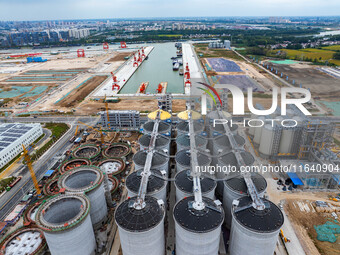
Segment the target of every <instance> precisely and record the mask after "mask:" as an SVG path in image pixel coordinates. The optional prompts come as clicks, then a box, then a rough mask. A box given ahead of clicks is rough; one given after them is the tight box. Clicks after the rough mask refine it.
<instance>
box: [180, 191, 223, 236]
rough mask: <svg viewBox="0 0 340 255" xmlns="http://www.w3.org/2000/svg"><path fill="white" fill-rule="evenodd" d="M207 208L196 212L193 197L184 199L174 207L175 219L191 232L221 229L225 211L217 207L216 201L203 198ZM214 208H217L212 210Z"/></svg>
mask: <svg viewBox="0 0 340 255" xmlns="http://www.w3.org/2000/svg"><path fill="white" fill-rule="evenodd" d="M202 199H203V202H204V203H205V205H206V206H205V208H204V209H203V210H196V209H194V208H193V207H192V203H193V202H194V201H195V198H194V197H193V196H191V197H188V198H184V199H182V200H181V201H179V202H178V203H177V204H176V205H175V207H174V219H175V220H176V222H177V223H178V224H179V225H180V226H182V227H183V228H184V229H186V230H188V231H190V232H196V233H206V232H210V231H212V230H214V229H216V228H219V227H220V226H221V224H222V223H223V221H224V211H223V209H222V208H221V207H216V205H215V203H214V201H213V200H212V199H210V198H207V197H203V198H202ZM212 208H216V210H215V209H212Z"/></svg>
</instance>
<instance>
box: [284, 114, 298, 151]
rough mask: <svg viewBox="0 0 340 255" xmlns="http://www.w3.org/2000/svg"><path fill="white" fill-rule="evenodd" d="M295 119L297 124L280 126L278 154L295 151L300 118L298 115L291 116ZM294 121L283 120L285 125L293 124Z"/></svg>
mask: <svg viewBox="0 0 340 255" xmlns="http://www.w3.org/2000/svg"><path fill="white" fill-rule="evenodd" d="M293 119H294V120H295V121H296V123H297V126H295V127H282V133H281V139H280V146H279V154H283V155H289V154H291V153H296V150H295V148H294V147H295V145H296V140H297V135H298V134H299V130H300V128H301V126H300V124H301V118H300V117H298V116H295V117H293ZM295 121H289V120H286V121H285V125H287V126H288V125H289V126H294V125H295V124H296V123H295Z"/></svg>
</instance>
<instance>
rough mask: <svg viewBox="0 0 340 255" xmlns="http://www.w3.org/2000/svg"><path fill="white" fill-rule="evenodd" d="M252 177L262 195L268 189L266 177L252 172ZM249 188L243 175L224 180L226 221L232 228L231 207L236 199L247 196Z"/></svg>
mask: <svg viewBox="0 0 340 255" xmlns="http://www.w3.org/2000/svg"><path fill="white" fill-rule="evenodd" d="M251 179H252V181H253V183H254V185H255V188H256V190H257V192H258V193H259V195H260V196H261V197H263V196H264V193H265V191H266V189H267V181H266V179H265V178H264V177H263V176H262V175H260V174H258V173H252V174H251ZM247 192H248V188H247V185H246V183H245V181H244V178H243V177H242V176H241V175H237V176H235V177H233V178H230V179H229V180H226V181H224V193H223V208H224V212H225V222H226V225H227V227H228V228H229V229H230V225H231V207H232V203H233V201H234V199H239V198H240V197H244V196H247Z"/></svg>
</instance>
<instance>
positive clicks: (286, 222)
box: [0, 42, 340, 255]
mask: <svg viewBox="0 0 340 255" xmlns="http://www.w3.org/2000/svg"><path fill="white" fill-rule="evenodd" d="M169 45H170V46H171V51H170V53H169V54H170V55H169V56H173V55H176V56H177V57H173V58H169V56H168V55H166V57H167V59H166V62H167V64H164V68H166V69H167V72H168V73H170V74H164V75H163V74H162V70H163V69H160V71H159V73H161V74H160V77H161V78H160V79H158V77H157V80H156V78H154V77H153V78H151V77H150V78H149V79H147V78H145V76H144V75H145V73H146V74H148V72H151V71H154V68H155V67H154V66H151V67H149V65H150V63H158V64H159V65H161V64H160V62H157V61H158V60H157V58H161V57H159V55H157V54H164V53H163V50H164V49H166V47H169ZM169 45H166V46H161V47H159V46H158V45H157V44H155V45H150V46H149V45H142V46H140V45H139V46H135V45H126V43H123V42H122V43H121V44H120V45H115V46H116V47H115V48H113V49H109V48H108V46H105V47H103V48H96V49H93V50H74V51H66V52H61V53H60V54H58V55H51V54H47V53H45V54H42V55H41V56H42V58H45V57H46V59H47V60H46V61H43V62H41V63H39V62H37V63H25V64H24V63H22V59H21V60H20V58H19V59H15V60H14V59H11V60H10V61H11V63H14V61H16V62H15V65H16V67H17V68H18V70H16V71H15V72H12V71H11V72H9V71H8V70H9V69H8V70H7V71H5V72H4V73H2V74H1V77H0V79H1V81H0V82H1V84H4V86H5V88H6V89H3V91H1V92H0V96H1V94H2V93H7V94H4V95H8V93H10V94H11V93H12V94H13V95H15V96H14V97H6V100H7V102H6V106H3V109H2V110H3V113H4V115H5V116H6V115H7V116H6V120H10V118H9V117H8V115H10V117H11V118H12V120H13V121H17V119H28V121H31V122H39V119H41V121H44V122H49V121H51V120H50V117H52V118H53V119H55V120H53V121H58V122H59V121H60V122H66V123H67V124H68V126H69V127H70V129H69V130H68V131H67V132H66V133H65V134H64V136H62V138H61V139H64V140H60V144H62V146H60V148H63V149H60V150H58V152H56V153H55V154H57V153H58V154H59V156H58V159H57V160H56V161H53V164H52V165H51V167H48V170H47V171H43V174H42V175H41V174H40V171H37V168H38V163H33V160H32V158H31V156H30V151H29V150H30V149H31V148H28V149H26V147H25V146H24V147H23V153H22V157H23V158H24V161H22V164H23V165H25V167H27V173H29V179H28V178H27V182H29V181H32V186H33V187H34V189H31V190H30V191H29V192H28V193H27V194H26V191H25V192H24V191H22V193H23V195H25V196H24V198H22V199H21V200H20V201H16V204H15V206H14V207H13V208H11V210H10V212H9V213H8V214H6V215H3V216H4V217H3V218H2V222H1V223H0V230H1V236H2V239H1V241H0V254H4V255H8V254H10V255H14V254H52V255H59V254H60V255H64V254H72V255H73V254H75V255H77V254H79V255H80V254H81V255H86V254H89V255H95V254H96V255H100V254H103V255H104V254H107V255H109V254H110V255H121V254H122V255H144V254H150V255H165V254H166V255H173V254H178V255H214V254H215V255H217V254H221V255H223V254H224V255H227V254H228V255H248V254H249V255H250V254H262V255H273V254H277V255H289V254H294V255H300V254H301V255H304V254H338V253H339V249H340V247H339V240H337V238H338V235H339V233H340V224H339V223H338V218H339V217H340V193H339V185H340V174H339V164H340V162H339V152H340V148H339V147H338V145H337V144H336V143H335V140H334V137H337V132H338V127H337V122H338V119H336V118H332V117H335V116H332V117H328V116H321V113H325V109H324V108H323V107H322V106H320V105H317V104H316V103H315V102H314V101H312V102H311V103H310V104H309V105H308V106H306V108H307V109H309V110H311V109H314V110H315V111H317V112H318V113H319V114H320V115H317V114H315V115H314V114H313V116H306V115H304V114H303V113H302V112H301V111H300V110H299V109H298V108H297V107H294V106H289V107H288V109H287V114H286V115H281V114H280V110H281V109H280V108H279V107H278V108H277V109H276V111H275V112H274V113H273V114H270V115H268V116H257V115H254V114H249V111H248V110H249V109H247V108H246V107H245V110H246V114H245V115H244V116H232V114H231V113H232V112H233V110H234V109H233V107H232V106H233V101H232V99H231V98H230V97H229V92H228V90H227V89H225V88H224V85H226V84H232V85H235V86H237V87H238V88H240V89H241V90H243V91H245V90H247V88H252V89H253V91H254V92H255V94H254V95H257V96H254V102H255V103H254V105H255V104H256V108H257V109H262V110H263V109H268V108H270V106H271V102H272V98H271V97H270V98H268V97H266V96H263V95H269V94H270V92H271V91H272V89H273V88H274V87H277V88H280V87H285V86H288V85H289V87H296V86H298V84H299V81H298V80H297V79H296V80H294V82H293V81H292V80H291V79H292V77H291V75H290V74H288V73H287V74H288V75H289V78H288V79H287V78H285V76H282V77H280V73H279V72H280V70H278V71H276V66H273V69H272V67H271V66H269V64H268V66H266V64H265V63H258V61H257V60H256V59H243V58H242V57H238V58H236V59H235V58H228V57H215V56H209V55H208V57H206V58H205V57H204V53H205V54H208V53H209V52H208V51H203V53H202V54H203V56H200V58H198V56H197V55H196V54H195V47H194V46H193V45H191V44H190V43H177V44H176V45H175V47H174V44H169ZM162 47H165V48H162ZM160 49H161V50H160ZM196 50H197V49H196ZM229 51H230V50H228V54H229ZM159 52H160V53H159ZM232 52H233V53H230V54H233V56H234V55H236V56H238V55H237V54H238V53H237V52H235V51H232ZM46 55H48V57H47V56H46ZM162 56H163V58H164V55H162ZM153 58H154V59H156V60H157V61H156V62H152V61H153V60H152V59H153ZM175 59H176V60H175ZM173 60H174V61H173ZM180 60H181V61H182V66H183V67H182V69H183V70H182V71H183V76H182V75H181V74H180V73H179V72H177V71H176V70H173V67H175V64H178V65H176V66H181V64H180V62H181V61H180ZM3 61H4V62H6V61H7V62H8V61H9V60H7V59H4V60H3ZM159 61H160V60H159ZM162 61H163V60H162ZM76 63H79V65H77V64H76ZM7 64H8V63H7ZM28 64H32V66H31V67H27V65H28ZM13 65H14V64H13ZM71 66H73V68H72V67H71ZM74 66H77V68H74ZM61 67H63V68H61ZM11 68H12V69H13V67H11ZM149 68H150V69H149ZM1 69H5V68H3V67H1V66H0V71H1ZM12 69H10V70H12ZM19 69H20V70H19ZM276 72H277V73H276ZM167 75H168V76H167ZM155 76H157V74H155ZM148 77H149V76H148ZM166 77H168V79H167V78H166ZM329 79H332V78H329ZM334 79H335V78H334ZM205 82H206V83H209V84H211V85H212V86H211V87H212V88H213V89H211V87H210V86H209V85H203V86H206V87H209V88H210V89H211V91H213V92H214V94H215V96H212V98H211V99H210V98H209V99H207V98H206V97H204V96H206V95H207V94H208V93H207V92H206V93H203V92H202V89H199V88H198V86H199V85H202V84H205ZM286 83H287V84H288V85H287V84H286ZM29 84H31V85H29ZM40 84H41V85H40ZM174 84H176V85H174ZM6 86H7V87H6ZM25 86H27V88H26V90H24V91H23V90H22V88H25ZM43 86H45V87H47V88H46V89H45V90H44V91H42V92H41V93H38V92H39V91H40V90H42V88H41V89H40V90H38V92H37V88H39V87H43ZM18 87H19V88H18ZM28 87H29V90H28ZM215 90H216V91H215ZM311 90H312V88H311ZM25 91H26V92H25ZM215 92H216V93H215ZM217 92H222V94H221V93H220V95H221V98H220V97H219V96H218V95H217V94H218V93H217ZM209 93H210V92H209ZM312 93H313V94H314V93H316V94H317V92H313V91H312ZM25 95H27V97H25V98H26V99H27V100H26V99H25V100H24V99H23V98H24V96H25ZM291 98H295V95H291ZM8 99H11V100H8ZM203 99H206V100H207V101H208V102H205V104H206V105H207V113H206V114H202V112H201V105H203V104H204V102H203ZM323 99H324V98H323ZM324 100H326V99H324ZM24 103H27V104H26V105H25V104H24ZM56 109H57V110H56ZM55 111H58V114H60V115H55V116H54V115H53V116H51V113H53V112H55ZM23 115H26V117H22V118H18V116H23ZM7 117H8V118H7ZM45 118H46V119H47V121H46V120H45ZM65 119H66V121H65ZM216 119H219V120H226V121H225V122H222V123H217V124H216V123H215V120H216ZM236 119H238V120H239V121H240V123H242V121H245V122H247V121H248V122H247V123H248V125H244V126H242V125H241V124H240V123H238V124H231V123H233V120H235V122H236ZM240 119H241V120H240ZM272 119H277V120H278V121H276V122H273V123H274V124H272V125H269V123H271V122H270V120H272ZM249 123H252V125H249ZM282 123H286V124H289V123H295V124H296V125H291V126H288V125H286V126H285V125H281V124H282ZM3 142H4V141H3ZM58 143H59V141H56V144H57V145H58ZM65 148H67V149H65ZM47 153H48V152H47ZM48 162H49V163H50V162H52V161H48ZM263 166H267V168H270V167H272V168H273V169H274V168H278V169H289V171H283V170H281V171H264V168H263ZM39 169H40V166H39ZM217 169H223V171H217ZM244 169H257V170H256V171H244ZM16 177H18V176H16ZM21 178H23V179H25V178H24V177H20V179H19V178H18V181H17V184H15V183H14V184H13V186H14V187H15V185H22V181H21ZM25 180H26V179H25ZM27 182H26V183H27ZM26 183H25V185H26ZM11 185H12V183H11ZM17 187H18V186H17ZM7 192H8V194H6V193H7ZM10 192H11V189H10V188H9V189H7V190H4V192H2V193H1V194H0V196H6V195H8V196H9V195H10V194H11V193H10ZM16 194H20V189H19V190H18V191H17V192H16V193H15V194H14V195H16Z"/></svg>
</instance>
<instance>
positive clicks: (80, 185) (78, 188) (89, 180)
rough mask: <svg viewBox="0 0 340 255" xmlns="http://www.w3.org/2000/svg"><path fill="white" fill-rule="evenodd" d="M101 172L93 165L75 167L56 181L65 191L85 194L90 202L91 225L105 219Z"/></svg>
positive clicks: (105, 207) (102, 221)
mask: <svg viewBox="0 0 340 255" xmlns="http://www.w3.org/2000/svg"><path fill="white" fill-rule="evenodd" d="M103 181H104V175H103V172H102V171H101V170H100V169H99V168H98V167H95V166H82V167H76V168H73V169H72V170H70V171H68V172H66V173H65V174H63V175H62V176H61V177H60V178H59V181H58V186H59V188H60V189H65V192H66V193H73V194H75V193H78V194H85V195H86V196H87V197H88V198H89V199H90V203H91V211H90V216H91V221H92V224H93V227H94V228H95V229H96V228H99V227H101V226H102V225H103V224H104V223H105V221H106V219H107V214H108V213H107V204H106V199H105V189H104V182H103Z"/></svg>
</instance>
